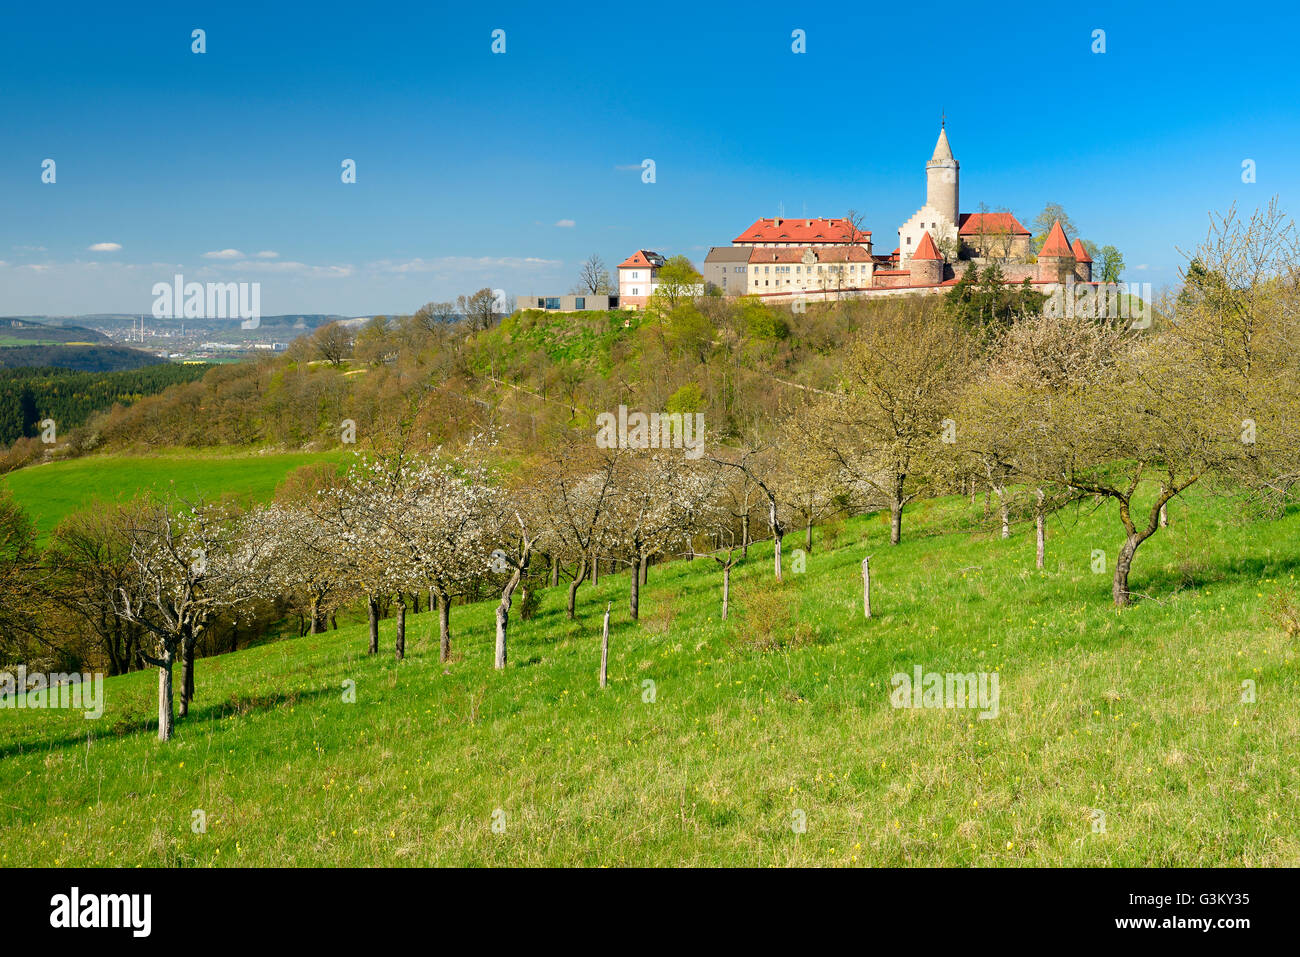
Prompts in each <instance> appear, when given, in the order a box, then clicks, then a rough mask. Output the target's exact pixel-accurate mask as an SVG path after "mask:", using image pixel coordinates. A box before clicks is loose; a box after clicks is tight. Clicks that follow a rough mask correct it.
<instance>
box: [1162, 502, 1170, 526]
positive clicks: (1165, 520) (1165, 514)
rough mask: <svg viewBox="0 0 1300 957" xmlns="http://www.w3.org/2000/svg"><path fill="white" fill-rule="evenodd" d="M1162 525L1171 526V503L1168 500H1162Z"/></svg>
mask: <svg viewBox="0 0 1300 957" xmlns="http://www.w3.org/2000/svg"><path fill="white" fill-rule="evenodd" d="M1160 527H1161V528H1168V527H1169V503H1168V502H1162V503H1161V504H1160Z"/></svg>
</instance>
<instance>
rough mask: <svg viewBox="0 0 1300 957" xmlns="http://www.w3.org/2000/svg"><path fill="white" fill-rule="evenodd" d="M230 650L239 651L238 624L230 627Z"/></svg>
mask: <svg viewBox="0 0 1300 957" xmlns="http://www.w3.org/2000/svg"><path fill="white" fill-rule="evenodd" d="M230 650H231V651H238V650H239V622H235V623H234V624H233V625H231V626H230Z"/></svg>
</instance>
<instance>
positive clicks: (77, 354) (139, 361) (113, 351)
mask: <svg viewBox="0 0 1300 957" xmlns="http://www.w3.org/2000/svg"><path fill="white" fill-rule="evenodd" d="M3 331H5V332H7V330H3ZM81 331H82V332H87V331H89V330H81ZM100 341H105V337H102V336H101V337H100ZM164 361H165V360H163V359H159V358H158V357H157V356H155V355H154V354H153V353H150V352H142V351H141V350H139V349H131V348H129V347H127V346H112V345H99V344H98V343H96V344H93V345H91V344H88V345H74V344H71V343H70V344H68V345H27V346H23V345H6V344H5V343H4V341H3V336H0V369H22V368H31V367H34V366H52V367H54V368H59V369H73V370H76V371H78V372H123V371H126V370H128V369H141V368H144V367H145V366H152V365H158V364H160V363H162V362H164Z"/></svg>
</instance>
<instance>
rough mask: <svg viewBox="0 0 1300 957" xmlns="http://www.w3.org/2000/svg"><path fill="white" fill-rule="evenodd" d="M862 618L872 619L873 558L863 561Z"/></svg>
mask: <svg viewBox="0 0 1300 957" xmlns="http://www.w3.org/2000/svg"><path fill="white" fill-rule="evenodd" d="M862 616H863V617H864V618H870V617H871V556H870V555H868V556H867V557H866V558H864V559H862Z"/></svg>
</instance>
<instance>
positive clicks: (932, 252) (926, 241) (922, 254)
mask: <svg viewBox="0 0 1300 957" xmlns="http://www.w3.org/2000/svg"><path fill="white" fill-rule="evenodd" d="M912 258H913V259H941V258H942V257H941V256H940V255H939V250H938V249H936V248H935V245H934V240H933V239H931V238H930V234H929V233H928V232H925V233H922V234H921V241H920V242H919V243H917V244H916V252H914V253H912Z"/></svg>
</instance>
